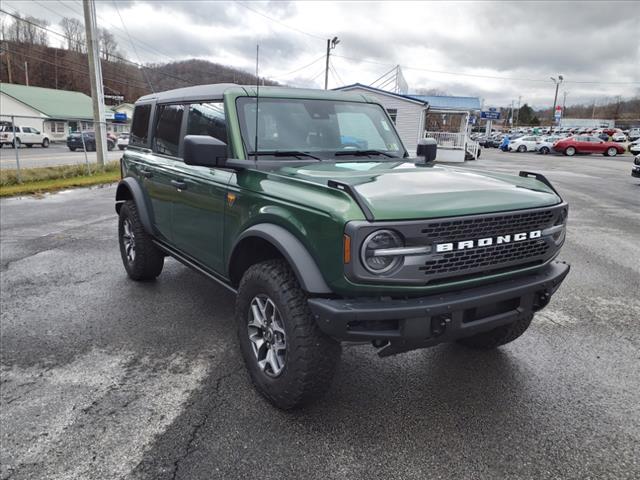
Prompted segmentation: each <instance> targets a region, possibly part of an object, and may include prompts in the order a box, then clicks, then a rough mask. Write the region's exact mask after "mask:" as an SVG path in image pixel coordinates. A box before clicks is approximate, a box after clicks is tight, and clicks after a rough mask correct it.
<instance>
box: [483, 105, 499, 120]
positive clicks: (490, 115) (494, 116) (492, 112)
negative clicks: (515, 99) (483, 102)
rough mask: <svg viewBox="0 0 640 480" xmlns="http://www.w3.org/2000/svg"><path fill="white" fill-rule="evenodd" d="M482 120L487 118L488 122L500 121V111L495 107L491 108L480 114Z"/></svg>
mask: <svg viewBox="0 0 640 480" xmlns="http://www.w3.org/2000/svg"><path fill="white" fill-rule="evenodd" d="M480 118H486V119H487V120H498V119H499V118H500V110H498V109H497V108H495V107H491V108H489V110H485V111H483V112H480Z"/></svg>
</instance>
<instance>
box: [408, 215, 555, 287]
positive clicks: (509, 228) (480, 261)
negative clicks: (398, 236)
mask: <svg viewBox="0 0 640 480" xmlns="http://www.w3.org/2000/svg"><path fill="white" fill-rule="evenodd" d="M559 213H560V212H559V210H558V209H557V208H550V209H545V210H534V211H529V212H520V213H503V214H493V215H487V216H476V217H467V218H465V217H460V218H456V219H451V220H437V221H433V222H428V223H427V224H425V225H423V226H422V228H421V230H420V232H421V233H422V235H423V236H422V238H420V239H415V240H417V241H418V242H419V243H420V244H423V245H424V244H430V245H432V246H433V247H435V245H437V244H439V243H453V246H454V249H453V250H452V251H449V252H442V253H433V254H432V255H430V256H429V258H428V259H427V260H426V261H425V263H424V264H423V265H421V266H419V267H418V270H419V271H422V272H423V273H424V274H425V275H426V276H427V277H428V278H429V279H430V280H429V281H435V280H438V279H449V278H452V277H456V278H457V277H460V276H473V275H474V274H489V273H491V272H497V271H504V270H505V268H521V267H524V266H531V265H536V264H540V263H542V262H543V261H544V260H546V259H548V258H550V257H551V256H552V255H553V253H554V251H555V250H556V246H555V244H554V243H553V242H551V241H550V239H549V238H534V239H526V240H520V241H516V240H515V238H514V236H515V234H518V233H520V234H521V233H526V234H529V232H533V231H536V230H544V229H546V228H549V227H551V226H553V225H554V223H556V220H557V219H558V215H559ZM498 237H507V238H509V241H506V242H504V241H503V242H502V243H498V241H497V238H498ZM487 238H491V239H492V241H493V244H492V245H488V246H481V247H477V246H476V247H474V248H464V249H457V246H458V245H457V243H458V242H460V241H473V242H474V244H476V242H477V241H478V240H479V239H487Z"/></svg>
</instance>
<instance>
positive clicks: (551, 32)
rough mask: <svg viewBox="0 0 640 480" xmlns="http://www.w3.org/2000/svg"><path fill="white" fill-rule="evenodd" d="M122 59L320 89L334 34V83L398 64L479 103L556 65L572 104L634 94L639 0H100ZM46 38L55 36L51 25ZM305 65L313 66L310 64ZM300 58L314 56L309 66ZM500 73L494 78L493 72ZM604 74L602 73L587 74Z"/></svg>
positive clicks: (544, 99)
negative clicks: (222, 69)
mask: <svg viewBox="0 0 640 480" xmlns="http://www.w3.org/2000/svg"><path fill="white" fill-rule="evenodd" d="M96 4H97V10H98V17H99V18H98V24H99V26H102V27H105V28H109V29H110V31H111V32H112V33H114V34H115V35H116V38H117V40H118V42H119V44H120V46H121V48H122V49H123V50H124V51H125V52H126V53H127V56H128V58H130V59H132V60H134V61H141V62H166V61H171V60H179V59H186V58H201V59H208V60H211V61H215V62H219V63H223V64H227V65H231V66H236V67H239V68H243V69H245V70H248V71H254V70H255V48H256V47H255V46H256V43H259V44H260V52H261V54H260V68H261V75H264V76H267V77H269V78H272V79H274V80H277V81H279V82H283V83H288V84H290V85H294V86H300V87H315V88H322V87H323V85H324V60H323V58H324V53H325V50H326V39H327V38H330V37H333V36H338V37H339V38H340V44H339V45H338V46H337V48H336V49H335V50H334V51H333V52H332V53H334V54H335V55H333V56H332V65H333V67H334V70H335V73H333V71H332V74H331V75H330V78H329V86H330V87H336V86H339V85H342V84H350V83H355V82H360V83H364V84H370V83H372V82H373V81H374V80H376V79H377V78H378V77H380V76H381V75H382V74H384V73H385V72H386V71H387V70H389V69H391V68H392V67H393V66H394V65H396V64H400V65H402V68H403V73H404V76H405V78H406V80H407V82H408V84H409V90H410V91H415V90H416V89H419V88H427V89H430V88H437V89H440V90H443V91H446V92H448V93H450V94H453V95H474V96H479V97H481V98H483V99H485V104H486V105H498V106H503V105H508V104H510V103H511V101H512V100H514V99H515V100H516V101H517V99H518V96H521V97H522V102H523V103H524V102H528V103H529V104H533V105H534V106H536V107H545V106H549V107H550V106H551V105H552V104H553V94H554V85H553V82H552V81H551V79H550V78H549V77H551V76H557V75H558V74H562V75H563V76H564V78H565V83H564V84H563V85H562V86H561V88H560V95H559V97H560V98H562V93H563V92H564V91H565V90H566V91H567V92H568V96H567V104H574V103H591V102H593V101H594V100H597V101H599V102H604V101H606V100H607V99H613V98H614V97H615V96H617V95H621V96H623V97H625V98H628V97H631V96H636V95H639V94H640V40H639V37H638V31H640V8H639V7H638V3H637V2H620V3H616V2H609V1H601V2H589V1H586V2H559V1H556V2H548V3H547V2H513V3H501V2H495V3H494V2H486V3H482V2H473V3H471V2H469V3H458V2H434V3H430V2H406V3H404V2H399V1H396V2H279V1H269V2H244V1H242V2H240V1H239V2H209V1H165V2H162V1H142V0H141V1H129V0H126V1H125V0H117V6H118V10H119V13H120V15H121V16H122V20H123V21H124V24H125V25H126V30H128V33H129V35H130V36H131V40H132V41H133V43H134V44H135V48H134V47H133V46H132V44H131V41H130V40H129V38H128V36H127V34H126V33H125V29H124V27H123V25H122V22H121V20H120V17H119V15H118V11H117V9H116V7H115V3H114V1H113V0H99V1H97V2H96ZM2 5H3V8H4V9H7V10H9V11H16V10H17V11H20V12H21V13H23V14H30V15H34V16H37V17H40V18H45V19H47V20H48V21H49V22H50V23H51V25H52V28H56V29H57V26H56V25H57V24H58V22H59V21H60V19H61V18H62V17H64V16H76V17H78V18H81V15H80V14H81V12H82V6H81V2H80V1H79V0H73V1H71V0H37V1H30V2H24V1H18V0H3V1H2ZM51 40H52V43H54V44H57V43H59V42H60V39H55V37H54V36H51ZM309 64H311V65H309ZM306 65H309V66H308V67H306V68H301V67H305V66H306ZM490 77H498V78H490ZM586 82H609V83H586Z"/></svg>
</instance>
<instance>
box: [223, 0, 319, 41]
mask: <svg viewBox="0 0 640 480" xmlns="http://www.w3.org/2000/svg"><path fill="white" fill-rule="evenodd" d="M235 3H236V4H238V5H240V6H241V7H244V8H246V9H247V10H249V11H251V12H253V13H255V14H257V15H260V16H261V17H264V18H266V19H267V20H270V21H272V22H275V23H277V24H279V25H282V26H283V27H286V28H288V29H290V30H293V31H295V32H298V33H301V34H303V35H307V36H308V37H312V38H317V39H319V40H323V41H324V40H325V39H324V38H323V37H320V36H319V35H314V34H313V33H309V32H305V31H304V30H300V29H299V28H296V27H292V26H291V25H288V24H286V23H284V22H282V21H280V20H278V19H277V18H273V17H270V16H268V15H266V14H264V13H262V12H260V11H259V10H255V9H253V8H251V7H249V6H248V5H246V4H245V3H244V2H240V1H238V0H235Z"/></svg>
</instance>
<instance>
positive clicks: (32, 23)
mask: <svg viewBox="0 0 640 480" xmlns="http://www.w3.org/2000/svg"><path fill="white" fill-rule="evenodd" d="M0 12H2V13H5V14H7V15H9V16H10V17H13V18H15V19H16V20H18V21H21V22H25V23H28V24H29V25H33V26H34V27H37V28H40V29H42V30H44V31H46V32H49V33H51V34H53V35H57V36H58V37H62V38H64V39H66V40H69V41H71V42H73V43H76V44H80V45H84V46H86V43H85V42H79V41H77V40H74V39H73V38H70V37H68V36H66V35H64V34H62V33H59V32H56V31H55V30H51V29H50V28H47V27H43V26H42V25H38V24H37V23H34V22H31V21H29V20H27V19H25V18H22V17H20V16H18V15H16V14H15V13H11V12H8V11H7V10H4V9H2V8H0ZM111 57H113V58H115V59H117V60H120V61H122V62H124V63H129V64H131V65H135V66H136V67H138V68H146V69H149V70H151V68H150V67H147V66H145V65H142V64H139V63H136V62H132V61H131V60H128V59H126V58H123V57H121V56H119V55H111ZM156 73H157V74H159V75H164V76H165V77H168V78H173V79H174V80H180V81H182V82H184V83H186V84H188V85H191V83H192V82H190V81H189V80H185V79H184V78H180V77H178V76H175V75H172V74H170V73H166V72H161V71H158V70H156Z"/></svg>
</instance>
